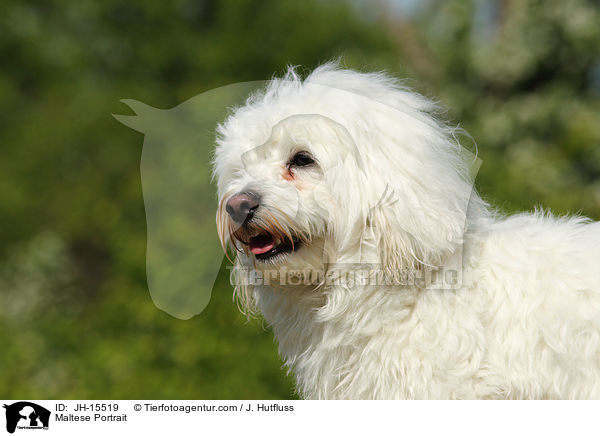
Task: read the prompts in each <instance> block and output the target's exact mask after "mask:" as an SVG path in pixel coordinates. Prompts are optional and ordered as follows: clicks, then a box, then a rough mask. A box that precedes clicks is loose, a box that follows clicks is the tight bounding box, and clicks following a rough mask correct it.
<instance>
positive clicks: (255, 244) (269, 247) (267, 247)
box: [248, 233, 301, 260]
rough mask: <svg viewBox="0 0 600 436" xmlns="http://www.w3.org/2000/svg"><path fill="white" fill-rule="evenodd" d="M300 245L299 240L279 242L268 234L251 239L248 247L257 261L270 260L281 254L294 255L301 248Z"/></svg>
mask: <svg viewBox="0 0 600 436" xmlns="http://www.w3.org/2000/svg"><path fill="white" fill-rule="evenodd" d="M300 245H301V242H300V240H299V239H297V238H292V239H291V240H290V239H284V240H281V241H278V240H276V239H275V238H274V237H273V236H272V235H270V234H268V233H261V234H260V235H257V236H254V237H252V238H250V241H249V244H248V247H249V248H250V252H251V253H252V254H254V256H255V257H256V259H258V260H269V259H273V258H274V257H276V256H278V255H280V254H284V253H292V252H294V251H296V250H297V249H298V248H300Z"/></svg>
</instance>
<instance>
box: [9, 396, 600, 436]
mask: <svg viewBox="0 0 600 436" xmlns="http://www.w3.org/2000/svg"><path fill="white" fill-rule="evenodd" d="M0 401H1V402H2V404H3V406H4V412H5V413H3V414H2V415H4V416H3V418H2V419H0V421H2V426H3V427H4V428H2V429H0V435H1V434H7V433H5V432H8V434H12V433H14V434H16V435H20V436H27V435H29V434H32V435H38V436H40V435H47V436H50V435H78V436H79V435H82V434H84V435H106V434H117V435H119V434H136V435H138V434H139V435H165V434H177V435H179V434H182V435H183V434H210V435H216V434H226V435H232V434H240V435H244V436H247V435H254V434H256V435H270V434H273V435H275V434H277V435H286V436H287V435H289V434H292V435H310V436H312V435H320V434H330V435H335V434H344V435H346V434H351V435H354V434H356V435H364V434H367V435H371V434H373V435H375V434H390V433H393V434H407V435H421V434H438V435H439V434H444V435H448V434H450V435H452V434H456V435H461V436H466V435H471V434H472V435H478V436H480V435H482V434H485V435H486V436H488V435H502V436H506V435H507V434H511V435H513V434H517V435H520V434H527V435H532V434H544V435H552V434H560V435H564V434H576V435H578V436H581V435H585V434H597V433H598V429H597V427H598V426H597V423H596V422H595V421H596V419H595V417H596V416H597V410H598V407H600V404H599V403H598V402H595V401H579V402H575V401H546V402H540V401H512V402H511V401H496V402H492V401H490V402H483V401H268V400H267V401H175V400H173V401H171V400H166V401H161V400H128V401H45V400H0ZM36 430H39V431H36Z"/></svg>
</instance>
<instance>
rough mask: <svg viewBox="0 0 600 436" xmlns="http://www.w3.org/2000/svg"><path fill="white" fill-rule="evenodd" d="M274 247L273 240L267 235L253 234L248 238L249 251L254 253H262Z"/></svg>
mask: <svg viewBox="0 0 600 436" xmlns="http://www.w3.org/2000/svg"><path fill="white" fill-rule="evenodd" d="M273 247H275V241H274V240H273V238H272V237H271V236H269V235H260V236H255V237H254V238H252V239H250V251H251V252H252V253H254V254H263V253H266V252H267V251H269V250H272V249H273Z"/></svg>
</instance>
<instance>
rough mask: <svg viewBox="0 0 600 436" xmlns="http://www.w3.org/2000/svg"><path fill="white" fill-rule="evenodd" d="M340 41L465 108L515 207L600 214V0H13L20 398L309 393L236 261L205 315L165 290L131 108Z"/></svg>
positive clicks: (494, 191)
mask: <svg viewBox="0 0 600 436" xmlns="http://www.w3.org/2000/svg"><path fill="white" fill-rule="evenodd" d="M340 56H341V58H342V61H343V63H344V64H345V65H346V66H348V67H351V68H357V69H361V70H365V71H371V70H382V69H386V70H388V71H390V72H392V73H394V74H396V75H398V76H400V77H406V78H408V79H409V82H408V83H409V84H410V85H411V86H413V87H414V88H416V89H417V90H419V91H421V92H423V93H424V94H426V95H428V96H432V97H435V98H437V99H439V100H440V101H441V102H442V103H443V104H444V105H445V106H447V107H448V112H447V118H448V119H449V120H450V121H451V122H452V123H454V124H460V125H461V126H462V127H464V128H465V129H466V130H467V131H468V132H469V133H470V134H471V135H472V137H473V139H474V141H475V142H476V143H477V147H478V150H479V156H480V157H481V159H482V160H483V166H482V168H481V170H480V173H479V176H478V179H477V186H478V188H479V189H480V191H481V192H482V194H483V196H484V198H486V199H487V200H489V201H490V202H491V203H492V204H494V205H496V206H497V207H498V208H499V209H500V210H503V211H506V212H513V211H517V210H531V209H532V208H534V207H535V206H537V205H543V206H544V207H547V208H549V209H551V210H553V211H555V212H557V213H566V212H568V211H571V212H575V213H581V214H584V215H588V216H590V217H593V218H599V217H600V2H598V1H597V0H596V1H592V0H589V1H586V0H544V1H542V0H510V1H509V0H487V1H483V0H481V1H477V0H471V1H468V0H465V1H439V0H421V1H418V0H410V1H392V0H387V1H386V0H380V1H370V2H367V1H345V2H344V1H323V0H307V1H302V2H299V1H292V0H265V1H250V0H242V1H239V0H236V1H233V0H224V1H215V0H194V1H193V0H174V1H171V2H159V1H153V0H150V1H143V0H130V1H127V2H123V1H115V0H107V1H104V2H99V1H95V2H92V1H79V2H76V1H66V0H48V1H45V2H33V1H27V0H3V1H2V2H1V3H0V60H1V62H2V64H1V68H0V105H1V106H0V107H1V109H2V110H1V112H0V114H1V115H0V350H1V351H0V397H5V398H15V399H16V398H57V399H58V398H63V399H69V398H96V399H97V398H104V399H107V398H114V399H128V398H173V399H191V398H203V399H233V398H254V399H259V398H293V396H294V394H293V381H292V379H291V378H290V377H288V376H286V375H285V370H283V369H282V368H281V362H280V360H279V358H278V356H277V352H276V346H275V344H274V343H273V338H272V334H271V333H270V332H269V331H268V329H266V328H265V327H264V326H263V325H262V323H261V321H260V320H254V321H251V322H247V321H246V320H245V318H244V317H243V316H241V315H240V314H239V313H238V311H237V308H236V306H235V304H234V303H233V302H232V298H231V295H232V292H231V289H230V287H229V286H228V285H227V280H226V274H223V273H222V274H221V276H220V279H219V282H218V285H217V286H216V287H215V289H214V291H213V296H212V300H211V302H210V304H209V305H208V307H207V308H206V310H205V311H204V312H203V313H202V314H201V315H200V316H198V317H196V318H194V319H192V320H188V321H181V320H178V319H175V318H172V317H170V316H169V315H167V314H165V313H163V312H161V311H159V310H158V309H157V308H156V307H155V306H154V305H153V303H152V301H151V300H150V297H149V293H148V289H147V286H146V275H145V250H146V223H145V216H144V204H143V200H142V190H141V183H140V172H139V164H140V155H141V150H142V143H143V136H142V135H141V134H140V133H137V132H135V131H133V130H131V129H128V128H126V127H124V126H123V125H121V124H119V123H118V122H117V121H115V120H114V119H113V118H112V117H111V113H128V110H127V109H126V108H125V107H124V106H123V105H122V104H121V103H119V100H120V99H121V98H133V99H136V100H140V101H143V102H145V103H148V104H150V105H152V106H156V107H160V108H169V107H172V106H174V105H176V104H179V103H181V102H183V101H185V100H187V99H189V98H191V97H193V96H195V95H197V94H199V93H201V92H204V91H207V90H209V89H212V88H215V87H218V86H223V85H226V84H229V83H234V82H240V81H249V80H263V79H268V78H269V77H271V76H272V75H273V74H274V73H278V74H280V73H282V72H284V71H285V68H286V66H287V65H288V64H292V65H300V66H301V68H300V71H301V72H307V71H309V70H310V68H313V67H314V66H316V65H318V64H319V63H322V62H324V61H327V60H330V59H332V58H335V57H340ZM465 145H466V146H467V147H469V148H471V149H473V148H474V145H473V144H472V143H471V141H470V140H468V139H466V141H465ZM205 231H214V229H205Z"/></svg>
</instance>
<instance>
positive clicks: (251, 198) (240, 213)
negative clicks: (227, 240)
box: [225, 192, 259, 224]
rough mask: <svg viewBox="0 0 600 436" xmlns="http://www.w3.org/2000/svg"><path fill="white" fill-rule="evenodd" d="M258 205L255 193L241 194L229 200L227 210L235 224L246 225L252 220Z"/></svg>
mask: <svg viewBox="0 0 600 436" xmlns="http://www.w3.org/2000/svg"><path fill="white" fill-rule="evenodd" d="M258 205H259V203H258V195H256V194H255V193H254V192H239V193H237V194H235V195H234V196H233V197H231V198H230V199H229V200H227V204H226V205H225V210H226V211H227V213H228V214H229V216H230V217H231V219H232V220H233V221H234V222H236V223H237V224H244V223H245V222H246V221H249V220H250V219H252V215H254V212H255V211H256V209H258Z"/></svg>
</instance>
